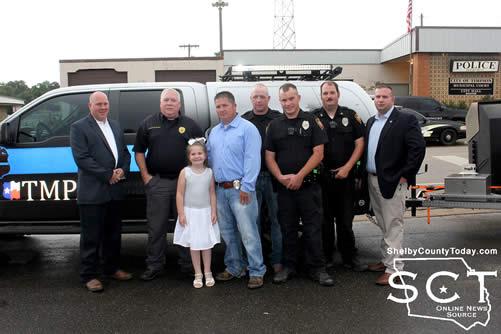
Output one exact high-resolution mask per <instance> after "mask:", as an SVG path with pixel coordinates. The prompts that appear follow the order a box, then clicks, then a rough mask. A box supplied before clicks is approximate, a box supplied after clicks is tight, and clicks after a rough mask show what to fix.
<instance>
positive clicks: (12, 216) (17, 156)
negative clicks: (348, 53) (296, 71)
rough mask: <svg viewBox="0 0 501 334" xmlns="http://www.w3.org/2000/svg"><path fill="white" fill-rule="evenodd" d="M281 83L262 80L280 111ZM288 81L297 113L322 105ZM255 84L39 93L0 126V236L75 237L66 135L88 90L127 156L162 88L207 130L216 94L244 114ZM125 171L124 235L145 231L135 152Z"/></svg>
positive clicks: (358, 95) (313, 91)
mask: <svg viewBox="0 0 501 334" xmlns="http://www.w3.org/2000/svg"><path fill="white" fill-rule="evenodd" d="M283 83H284V82H280V81H271V82H267V83H265V84H266V85H267V86H268V88H269V92H270V95H271V101H270V107H271V108H273V109H277V110H281V107H280V103H279V100H278V89H279V87H280V86H281V85H282V84H283ZM293 83H294V84H296V85H297V87H298V90H299V94H300V95H301V108H302V109H303V110H305V111H310V110H312V109H315V108H318V107H319V106H321V100H320V88H319V87H320V84H321V82H319V81H298V82H293ZM337 83H338V84H339V87H340V94H341V98H340V104H341V105H344V106H347V107H349V108H352V109H354V110H356V111H357V112H358V113H359V115H360V116H361V118H362V119H363V120H364V121H366V120H367V119H368V118H369V117H370V116H371V115H373V114H375V112H376V110H375V107H374V105H373V102H372V101H371V99H370V97H369V96H368V95H367V93H366V92H365V91H364V90H363V89H362V88H361V87H360V86H358V85H357V84H355V83H353V82H348V81H337ZM254 85H255V82H211V83H207V84H206V85H204V84H200V83H193V82H164V83H126V84H107V85H89V86H73V87H67V88H60V89H56V90H53V91H50V92H48V93H46V94H44V95H42V96H41V97H39V98H37V99H36V100H34V101H32V102H30V103H29V104H27V105H25V106H24V107H23V108H21V109H19V110H18V111H17V112H16V113H14V114H12V115H10V116H9V117H8V118H6V119H5V120H4V121H2V122H1V123H0V183H1V185H2V196H0V233H15V234H44V233H45V234H56V233H78V232H79V215H78V206H77V204H76V188H77V166H76V165H75V163H74V161H73V157H72V154H71V148H70V145H69V132H70V126H71V124H72V123H73V122H75V121H77V120H79V119H81V118H83V117H85V116H86V115H87V114H88V113H89V110H88V106H87V105H88V100H89V95H90V94H91V93H92V92H94V91H98V90H99V91H102V92H104V93H106V94H107V95H108V99H109V102H110V112H109V116H108V117H110V118H111V119H115V120H117V121H118V122H119V123H120V125H121V127H122V129H123V131H124V136H125V142H126V144H127V147H128V148H129V150H130V151H131V154H132V147H133V144H134V141H135V136H136V130H137V128H138V127H139V124H140V123H141V121H142V120H143V119H144V118H145V117H147V116H148V115H151V114H154V113H158V112H159V110H160V109H159V103H160V93H161V91H162V90H163V89H164V88H173V89H176V90H177V91H178V92H179V93H180V95H181V114H183V115H186V116H188V117H190V118H192V119H194V120H195V121H196V122H197V123H198V124H199V125H200V127H201V128H202V129H203V130H206V131H208V130H209V129H210V128H211V127H213V126H215V125H216V124H217V123H218V122H219V120H218V117H217V114H216V111H215V107H214V103H213V98H214V96H215V94H217V93H218V92H220V91H224V90H228V91H231V92H232V93H233V94H234V95H235V98H236V103H237V108H238V112H239V113H240V114H243V113H244V112H245V111H247V110H250V109H252V106H251V102H250V92H251V90H252V88H253V86H254ZM130 171H131V174H130V176H129V178H128V180H127V181H126V189H127V198H126V203H125V205H124V206H123V208H124V209H123V219H124V224H123V231H124V232H145V231H146V224H145V222H146V219H145V217H146V215H145V207H146V206H145V195H144V189H143V184H142V181H141V177H140V175H139V169H138V167H137V165H136V163H135V161H134V155H133V154H132V162H131V168H130ZM173 226H174V224H172V226H171V230H173Z"/></svg>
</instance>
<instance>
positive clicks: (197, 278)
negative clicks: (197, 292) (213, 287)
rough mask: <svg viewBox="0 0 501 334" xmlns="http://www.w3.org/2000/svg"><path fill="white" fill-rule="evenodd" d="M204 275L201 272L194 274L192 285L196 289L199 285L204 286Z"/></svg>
mask: <svg viewBox="0 0 501 334" xmlns="http://www.w3.org/2000/svg"><path fill="white" fill-rule="evenodd" d="M203 277H204V275H202V274H195V279H194V280H193V287H194V288H196V289H200V288H201V287H203V286H204V281H203V280H202V279H203Z"/></svg>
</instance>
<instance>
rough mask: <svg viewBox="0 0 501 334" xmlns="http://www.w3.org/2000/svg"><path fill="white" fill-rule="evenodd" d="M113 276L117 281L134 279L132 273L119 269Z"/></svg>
mask: <svg viewBox="0 0 501 334" xmlns="http://www.w3.org/2000/svg"><path fill="white" fill-rule="evenodd" d="M111 278H113V279H116V280H117V281H128V280H130V279H132V274H130V273H128V272H126V271H123V270H120V269H118V270H117V271H115V273H114V274H113V275H111Z"/></svg>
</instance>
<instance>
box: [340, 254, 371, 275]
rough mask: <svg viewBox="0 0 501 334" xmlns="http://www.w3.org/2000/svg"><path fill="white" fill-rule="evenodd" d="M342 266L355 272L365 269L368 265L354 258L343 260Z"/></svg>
mask: <svg viewBox="0 0 501 334" xmlns="http://www.w3.org/2000/svg"><path fill="white" fill-rule="evenodd" d="M343 267H345V268H346V269H350V270H353V271H355V272H363V271H367V269H368V266H367V264H365V263H361V262H360V260H359V259H358V258H356V257H355V258H354V259H352V260H351V261H347V262H343Z"/></svg>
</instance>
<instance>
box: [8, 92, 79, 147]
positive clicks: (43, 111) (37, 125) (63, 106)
mask: <svg viewBox="0 0 501 334" xmlns="http://www.w3.org/2000/svg"><path fill="white" fill-rule="evenodd" d="M88 101H89V94H88V93H83V94H72V95H64V96H58V97H55V98H53V99H50V100H47V101H44V102H42V103H40V104H39V105H37V106H35V107H34V108H33V109H31V110H30V111H28V112H25V113H23V114H22V115H21V117H20V120H19V131H18V135H17V142H18V143H33V142H41V141H44V140H47V139H49V138H52V137H61V136H69V135H70V127H71V124H72V123H74V122H75V121H78V120H79V119H81V118H83V117H85V115H87V114H88V113H89V108H88V106H87V104H88Z"/></svg>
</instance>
